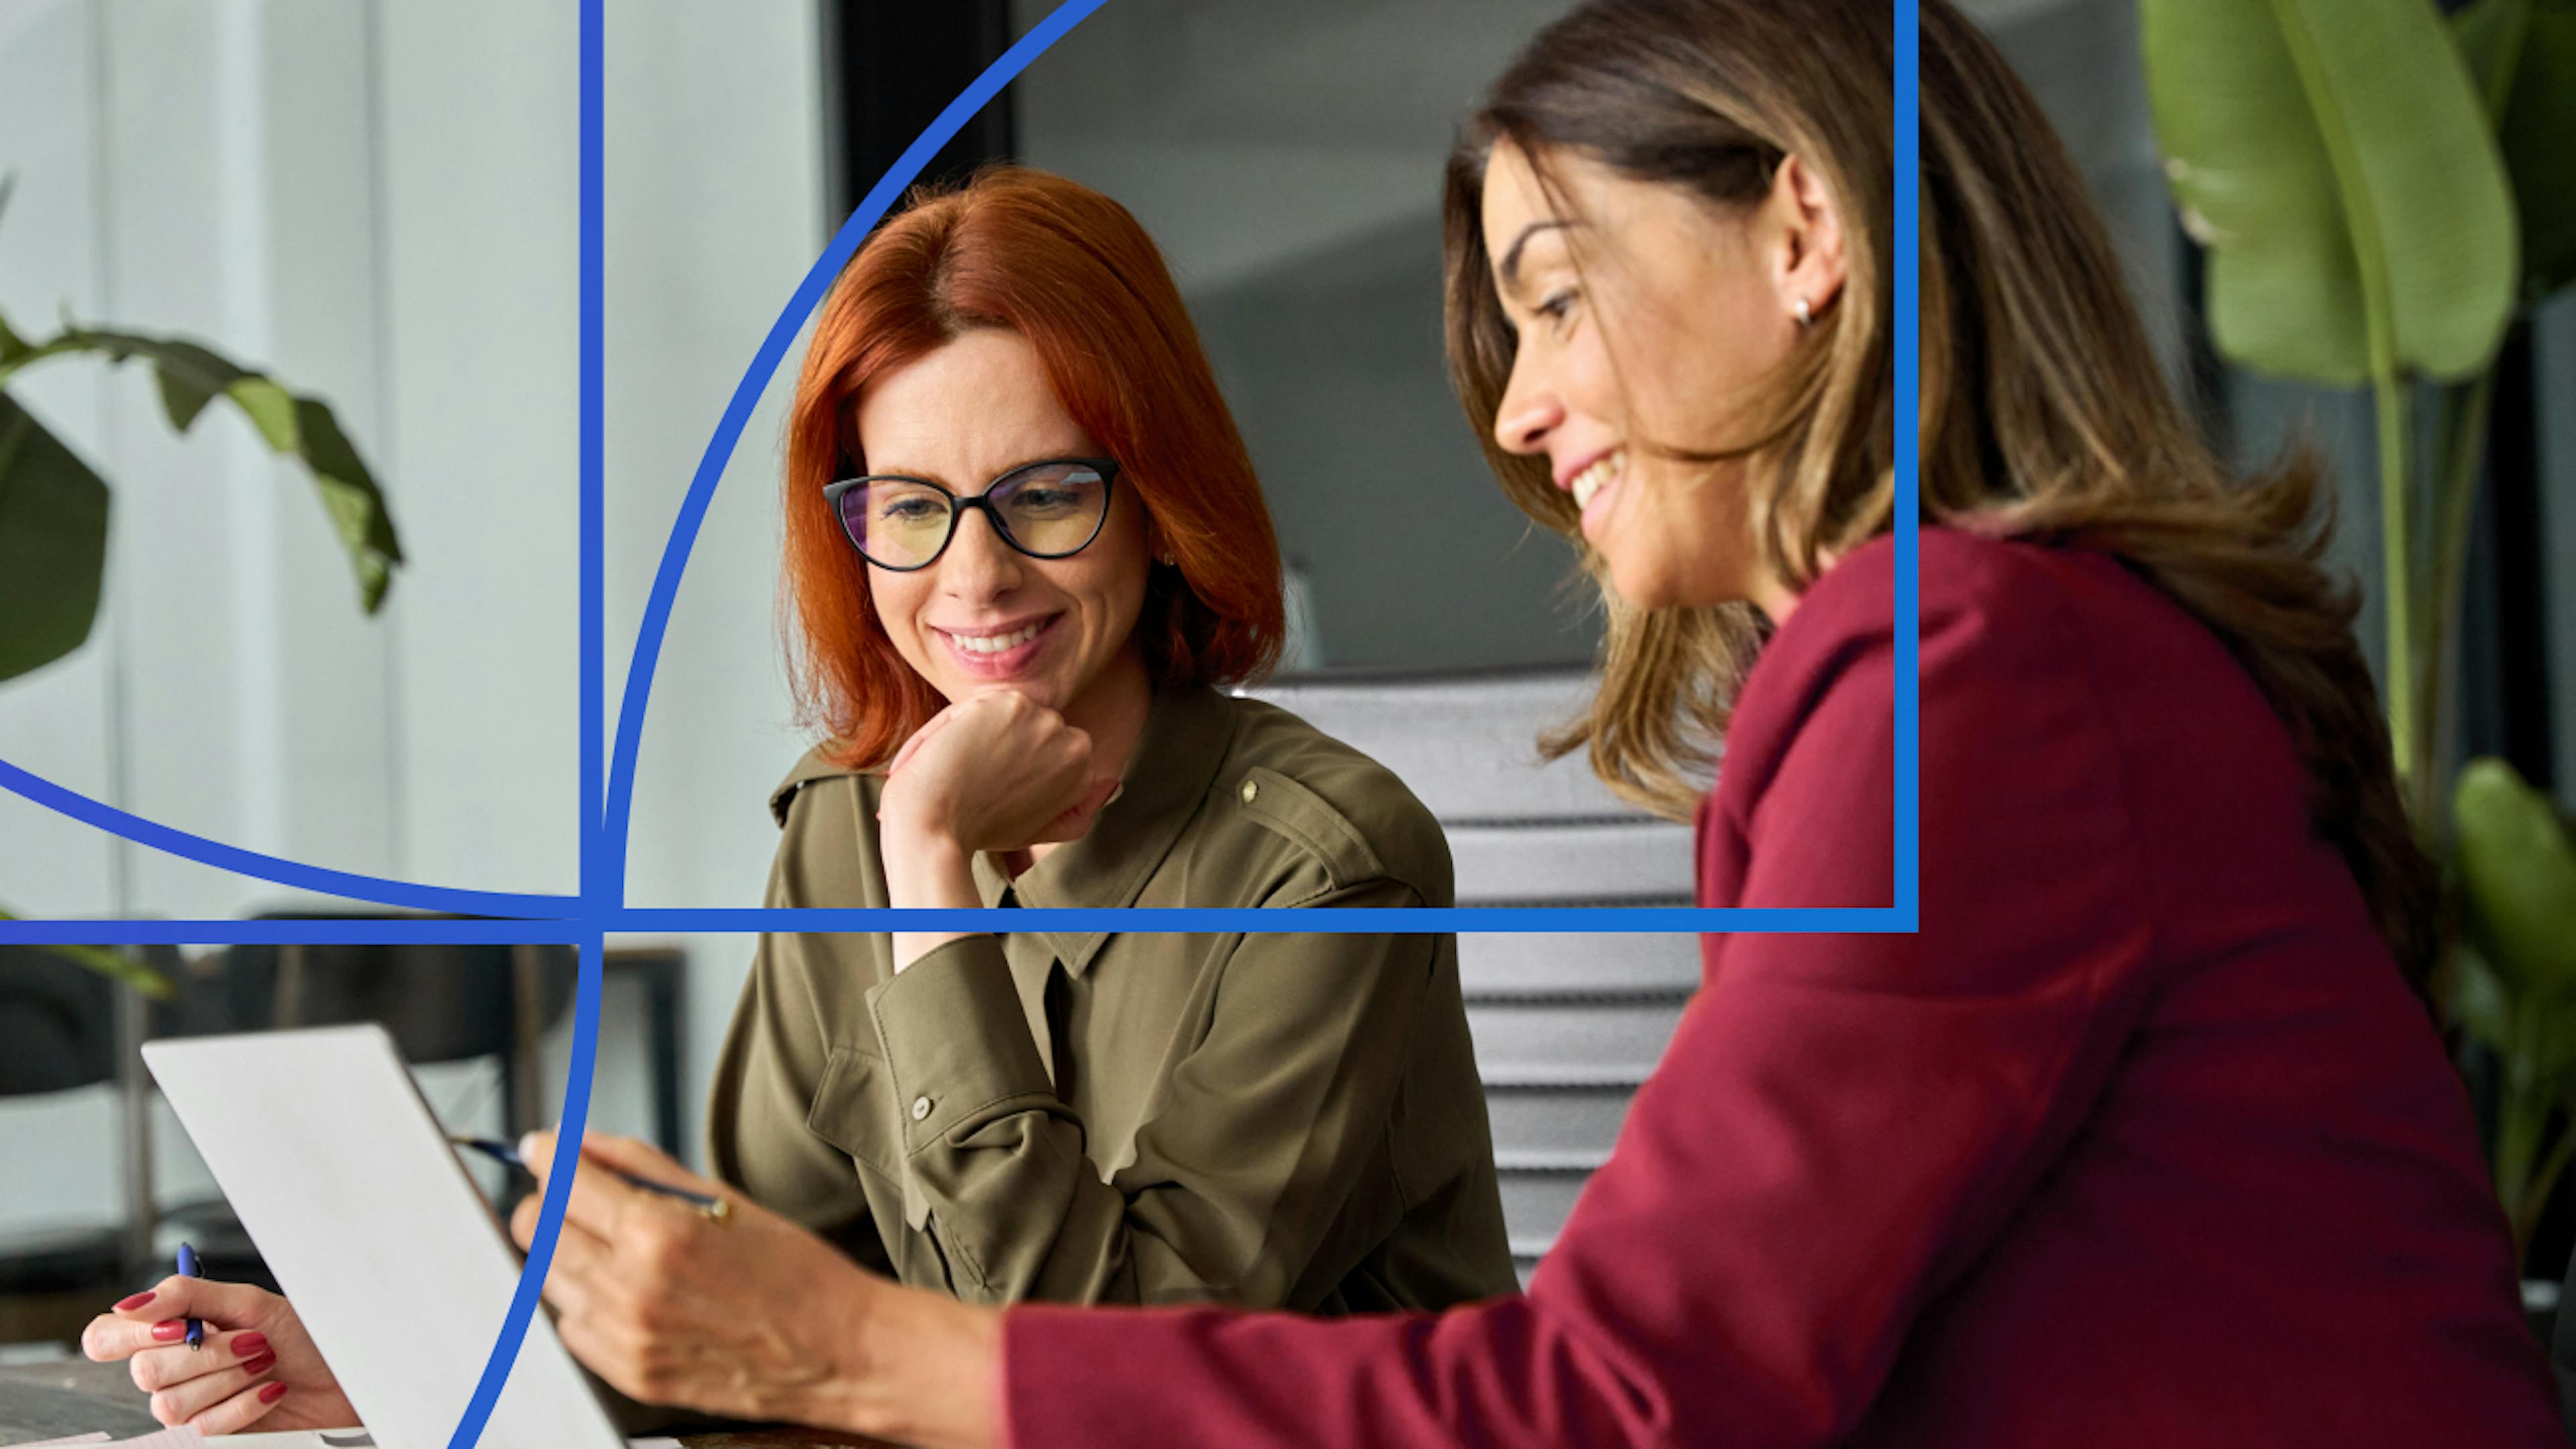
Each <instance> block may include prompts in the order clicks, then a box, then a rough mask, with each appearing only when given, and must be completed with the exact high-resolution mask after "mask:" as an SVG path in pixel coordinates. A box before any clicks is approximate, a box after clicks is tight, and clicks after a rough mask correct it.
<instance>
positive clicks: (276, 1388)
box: [259, 1384, 286, 1404]
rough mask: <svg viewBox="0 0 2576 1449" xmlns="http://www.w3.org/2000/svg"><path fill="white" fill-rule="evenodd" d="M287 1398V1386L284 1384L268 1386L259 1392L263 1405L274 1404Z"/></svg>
mask: <svg viewBox="0 0 2576 1449" xmlns="http://www.w3.org/2000/svg"><path fill="white" fill-rule="evenodd" d="M285 1397H286V1385H284V1384H268V1385H265V1386H263V1387H262V1388H261V1389H260V1391H259V1401H260V1402H261V1403H263V1404H274V1403H276V1402H277V1401H278V1400H280V1399H282V1398H285Z"/></svg>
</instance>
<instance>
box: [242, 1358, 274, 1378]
mask: <svg viewBox="0 0 2576 1449" xmlns="http://www.w3.org/2000/svg"><path fill="white" fill-rule="evenodd" d="M275 1367H277V1355H276V1354H273V1353H264V1354H261V1355H260V1356H259V1357H257V1358H255V1359H252V1360H251V1361H250V1362H248V1363H246V1364H243V1365H242V1372H243V1373H246V1374H248V1375H250V1376H251V1377H252V1378H258V1377H259V1376H260V1375H261V1374H264V1373H266V1372H268V1371H269V1370H270V1369H273V1368H275Z"/></svg>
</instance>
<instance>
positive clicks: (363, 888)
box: [0, 760, 581, 919]
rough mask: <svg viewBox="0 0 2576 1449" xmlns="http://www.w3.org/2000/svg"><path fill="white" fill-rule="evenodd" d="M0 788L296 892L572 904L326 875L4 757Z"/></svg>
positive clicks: (528, 910)
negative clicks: (137, 811)
mask: <svg viewBox="0 0 2576 1449" xmlns="http://www.w3.org/2000/svg"><path fill="white" fill-rule="evenodd" d="M0 790H7V791H9V792H10V793H11V794H14V795H19V796H23V797H25V798H26V799H28V800H32V801H34V802H35V803H36V804H38V805H42V806H44V807H45V808H46V809H48V810H51V811H54V812H55V813H57V814H61V815H68V816H70V817H71V818H72V819H74V820H77V821H79V822H81V823H82V824H83V825H88V826H93V827H95V828H97V829H100V830H104V831H106V832H108V833H109V834H111V835H119V836H123V837H124V838H125V839H127V840H131V841H133V842H134V843H135V844H137V845H143V846H149V847H151V848H152V849H154V850H158V851H161V852H163V853H164V854H168V855H175V856H178V857H180V858H181V859H183V860H193V861H195V862H197V863H198V864H199V865H211V866H213V867H214V868H216V869H217V870H228V871H231V872H233V873H234V874H235V875H246V876H251V877H254V878H256V879H259V880H266V881H275V882H276V883H277V884H279V885H283V886H293V887H294V888H295V889H297V890H306V891H314V892H317V893H319V894H322V895H329V896H342V897H346V898H347V899H350V900H357V901H373V902H375V903H376V904H378V905H387V906H405V907H409V908H410V909H413V910H421V911H445V912H448V913H450V914H453V915H460V916H522V917H535V918H540V919H543V918H557V917H562V916H564V915H567V914H569V911H568V909H567V908H570V907H578V906H579V905H580V904H581V901H580V899H579V898H578V897H574V896H530V895H516V894H512V893H509V892H505V891H471V890H459V889H456V888H455V887H452V886H431V885H414V884H413V883H411V882H410V881H400V880H385V879H383V878H382V877H379V876H372V875H355V874H352V873H351V872H348V871H345V870H326V869H324V868H323V867H321V866H318V865H305V864H303V863H301V862H299V861H292V860H281V859H279V858H278V857H276V856H273V855H262V854H260V853H259V852H257V851H255V850H243V849H241V848H240V847H238V846H231V845H226V844H224V843H223V842H222V841H219V840H208V839H206V838H205V837H204V836H202V835H190V834H189V833H188V832H186V831H184V830H174V829H172V828H170V827H169V826H167V825H163V824H161V823H160V822H158V821H153V820H146V819H144V818H143V817H142V816H140V815H131V814H128V813H126V812H125V811H123V810H119V809H117V808H116V807H115V806H113V805H109V804H107V803H105V802H103V801H98V800H93V799H91V798H89V797H88V796H87V795H83V794H81V793H80V792H79V791H77V790H66V789H64V788H63V787H62V786H60V785H57V784H55V783H54V782H53V781H51V780H48V779H46V778H44V777H43V776H41V775H35V774H31V773H29V772H27V771H25V770H22V769H19V768H18V767H17V766H15V765H13V764H10V763H9V762H8V761H6V760H0Z"/></svg>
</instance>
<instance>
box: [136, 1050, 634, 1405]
mask: <svg viewBox="0 0 2576 1449" xmlns="http://www.w3.org/2000/svg"><path fill="white" fill-rule="evenodd" d="M143 1060H144V1062H145V1064H146V1065H148V1066H150V1067H151V1069H152V1075H153V1077H154V1078H155V1079H156V1080H158V1081H159V1082H160V1084H161V1090H162V1092H163V1094H164V1095H166V1096H167V1097H168V1098H169V1099H170V1105H171V1107H172V1108H173V1109H174V1110H175V1111H176V1112H177V1113H178V1115H179V1121H180V1124H181V1125H182V1126H184V1127H186V1128H187V1129H188V1136H189V1138H190V1139H191V1140H192V1141H194V1142H195V1143H196V1146H197V1151H198V1153H199V1154H200V1155H201V1156H203V1157H204V1158H205V1160H206V1166H207V1167H208V1168H210V1169H212V1170H213V1172H214V1174H215V1181H216V1182H217V1183H218V1184H219V1185H221V1186H222V1188H223V1190H224V1197H225V1198H226V1200H227V1201H229V1202H230V1203H231V1204H232V1208H233V1211H234V1212H235V1213H237V1214H238V1215H239V1216H240V1218H241V1222H242V1226H243V1227H244V1228H246V1229H248V1230H249V1232H250V1236H251V1241H253V1242H254V1243H256V1244H257V1245H258V1246H259V1251H260V1256H261V1257H262V1258H264V1259H266V1260H267V1263H268V1267H269V1271H270V1272H272V1273H274V1274H275V1275H276V1276H277V1281H278V1284H279V1286H281V1287H282V1288H284V1289H285V1290H286V1296H287V1297H288V1298H289V1299H291V1300H292V1301H293V1302H294V1304H295V1311H296V1313H297V1314H298V1315H299V1316H300V1317H302V1319H303V1320H304V1325H305V1327H306V1328H307V1329H309V1330H310V1331H311V1332H312V1334H313V1341H314V1343H315V1344H316V1345H318V1346H319V1347H320V1348H321V1350H322V1356H323V1358H324V1359H325V1360H327V1361H328V1362H329V1363H330V1365H331V1372H332V1374H333V1375H334V1376H336V1377H337V1378H338V1379H339V1381H340V1387H341V1388H342V1389H343V1390H344V1391H346V1392H347V1394H348V1396H349V1402H350V1403H351V1404H353V1405H355V1406H356V1407H357V1410H358V1416H359V1417H360V1418H361V1419H362V1420H364V1421H365V1422H366V1424H367V1427H368V1429H369V1431H370V1432H372V1434H373V1435H374V1437H375V1441H376V1443H377V1444H378V1445H379V1446H381V1449H445V1446H446V1444H447V1441H448V1436H449V1435H450V1434H452V1433H453V1432H454V1431H455V1428H456V1424H457V1421H458V1420H459V1419H461V1418H462V1417H464V1413H465V1406H466V1404H467V1402H468V1401H470V1400H471V1399H472V1397H473V1395H474V1386H475V1384H476V1382H477V1381H478V1380H479V1379H480V1378H481V1376H482V1372H483V1363H484V1360H485V1359H486V1358H488V1357H489V1356H490V1355H491V1352H492V1343H493V1340H494V1339H495V1338H497V1337H499V1335H500V1331H501V1320H502V1317H503V1316H504V1315H505V1314H506V1313H507V1312H508V1310H509V1306H510V1296H511V1292H512V1290H513V1289H514V1288H515V1287H516V1286H517V1283H518V1276H519V1268H518V1262H517V1259H516V1256H515V1255H514V1254H513V1253H512V1251H511V1249H510V1246H509V1240H508V1238H507V1237H506V1235H504V1234H503V1232H502V1230H501V1225H500V1224H499V1223H498V1222H497V1221H495V1220H494V1218H493V1216H492V1211H491V1208H490V1206H489V1205H488V1204H486V1203H485V1202H484V1200H483V1197H482V1194H481V1193H479V1192H478V1191H476V1190H475V1187H474V1183H473V1180H472V1179H471V1178H469V1177H468V1176H467V1175H466V1172H465V1168H464V1165H463V1164H461V1163H459V1162H458V1161H457V1160H456V1155H455V1153H454V1151H453V1150H452V1149H451V1148H450V1147H449V1146H448V1144H447V1139H446V1134H445V1133H443V1132H442V1131H441V1130H440V1129H439V1126H438V1123H437V1121H436V1119H435V1118H433V1117H432V1116H431V1114H430V1111H429V1107H428V1105H427V1104H426V1103H424V1102H423V1101H422V1100H421V1097H420V1093H419V1091H418V1089H417V1088H415V1087H414V1086H413V1085H412V1080H411V1074H410V1073H409V1072H407V1071H405V1070H404V1069H403V1065H402V1061H401V1059H400V1057H398V1056H397V1055H396V1053H395V1051H394V1045H393V1040H392V1038H391V1037H389V1036H387V1035H386V1034H385V1032H384V1031H383V1029H382V1028H379V1027H375V1026H354V1027H332V1028H327V1029H323V1030H318V1031H294V1032H267V1033H262V1034H259V1035H254V1036H230V1037H201V1038H196V1039H191V1040H181V1041H159V1042H147V1043H145V1044H144V1047H143ZM256 1437H270V1436H256ZM334 1437H337V1436H334ZM222 1442H223V1443H225V1444H228V1445H230V1444H238V1445H242V1446H244V1449H249V1446H251V1445H252V1444H253V1443H254V1442H255V1436H250V1435H244V1436H240V1437H238V1438H233V1439H227V1440H224V1441H222ZM305 1442H307V1443H310V1442H312V1441H311V1440H306V1441H305ZM482 1442H483V1443H485V1444H488V1445H492V1446H494V1449H622V1446H623V1444H624V1440H623V1439H621V1438H620V1437H619V1436H618V1434H617V1431H616V1430H615V1429H614V1428H613V1427H611V1425H610V1424H609V1421H608V1418H607V1416H606V1414H604V1413H603V1412H602V1411H601V1409H600V1406H599V1402H598V1400H597V1399H595V1398H593V1397H592V1395H591V1392H590V1386H589V1384H588V1383H587V1382H585V1381H584V1380H583V1378H582V1376H581V1373H580V1371H579V1370H578V1369H576V1368H575V1367H574V1366H573V1362H572V1357H571V1355H570V1354H568V1353H566V1352H565V1351H564V1347H563V1343H562V1341H561V1340H560V1339H557V1338H556V1337H555V1334H554V1330H553V1328H552V1327H551V1326H550V1325H548V1323H547V1322H546V1318H545V1314H544V1313H543V1312H542V1311H540V1312H538V1313H537V1314H536V1315H535V1316H534V1317H533V1318H532V1319H531V1320H530V1321H529V1324H528V1332H527V1338H526V1340H525V1342H523V1343H522V1344H521V1346H520V1349H519V1358H518V1364H517V1366H516V1367H515V1368H513V1369H512V1370H511V1372H510V1378H509V1383H508V1385H507V1387H505V1388H504V1389H503V1390H502V1391H501V1397H500V1400H499V1402H497V1403H495V1404H494V1405H493V1408H492V1417H491V1419H490V1420H489V1421H488V1422H487V1423H486V1425H485V1427H484V1431H483V1438H482ZM278 1449H287V1444H286V1442H281V1443H280V1444H279V1446H278Z"/></svg>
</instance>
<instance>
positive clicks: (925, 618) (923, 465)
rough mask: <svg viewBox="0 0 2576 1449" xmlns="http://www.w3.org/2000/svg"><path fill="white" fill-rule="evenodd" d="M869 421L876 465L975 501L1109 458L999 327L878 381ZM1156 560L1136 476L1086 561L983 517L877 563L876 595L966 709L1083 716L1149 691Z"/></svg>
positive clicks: (1028, 354)
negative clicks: (974, 702) (1014, 483)
mask: <svg viewBox="0 0 2576 1449" xmlns="http://www.w3.org/2000/svg"><path fill="white" fill-rule="evenodd" d="M857 424H858V434H859V447H860V450H861V452H862V455H863V456H864V457H865V458H866V460H867V469H868V471H869V472H871V473H902V474H909V475H912V476H914V477H919V478H928V479H930V480H932V481H933V482H936V483H939V484H940V485H942V486H943V487H945V488H947V489H948V491H949V492H951V493H953V494H955V495H957V496H958V497H960V498H969V497H973V496H975V495H977V494H980V493H982V492H983V491H984V489H985V487H986V486H987V485H988V484H990V483H991V482H992V481H993V480H994V479H996V478H999V477H1000V476H1001V475H1003V474H1004V473H1007V472H1009V471H1011V470H1012V469H1014V468H1017V467H1019V466H1020V465H1022V464H1024V463H1031V462H1036V461H1038V460H1040V459H1048V458H1096V457H1100V456H1102V449H1101V447H1100V444H1099V443H1098V441H1097V440H1095V439H1093V438H1092V437H1091V436H1090V435H1089V434H1088V433H1085V432H1084V431H1083V430H1082V428H1081V427H1080V426H1079V425H1078V424H1076V423H1075V422H1074V420H1073V419H1072V418H1071V417H1069V416H1067V415H1066V413H1065V411H1064V407H1063V405H1062V404H1060V403H1058V402H1057V401H1056V397H1055V393H1054V390H1053V389H1052V388H1051V387H1050V386H1049V385H1048V382H1047V378H1046V370H1045V368H1044V366H1043V365H1042V364H1041V363H1040V361H1039V359H1038V354H1037V349H1035V348H1033V347H1031V346H1030V345H1029V343H1028V340H1027V339H1026V338H1023V337H1021V336H1020V335H1019V334H1018V333H1016V332H1009V331H1003V330H1000V329H997V328H985V329H979V330H977V331H973V332H969V333H966V334H965V335H964V336H961V337H959V338H957V339H956V340H954V341H952V342H949V343H948V344H946V345H945V346H942V347H940V348H939V349H938V350H936V351H934V352H930V353H927V354H925V355H923V356H921V357H919V358H916V359H914V360H913V361H912V362H910V363H907V364H905V365H904V366H903V367H900V368H897V369H895V370H894V371H892V372H889V373H887V374H885V375H884V376H882V377H880V378H878V379H876V380H875V381H874V382H871V383H870V384H869V385H868V386H867V388H866V389H865V390H864V391H863V392H862V393H861V394H860V398H859V406H858V413H857ZM1152 559H1153V538H1152V525H1151V523H1149V522H1148V521H1147V519H1146V516H1145V509H1144V505H1143V504H1142V503H1140V502H1139V501H1138V500H1137V497H1136V492H1135V490H1134V489H1133V488H1132V487H1129V486H1126V484H1125V480H1123V479H1122V480H1120V483H1119V484H1118V485H1117V486H1115V487H1113V488H1112V489H1111V491H1110V508H1109V517H1108V518H1107V520H1106V521H1104V522H1103V523H1102V524H1101V527H1100V533H1099V536H1098V537H1096V538H1094V539H1093V540H1092V541H1091V543H1090V545H1089V546H1088V547H1086V548H1084V549H1083V550H1082V551H1081V552H1079V553H1077V554H1074V555H1073V556H1071V557H1070V558H1060V559H1038V558H1031V557H1029V556H1028V555H1026V554H1023V553H1021V552H1019V551H1018V550H1016V549H1014V548H1012V547H1011V546H1010V545H1009V544H1007V543H1004V542H1003V541H1002V540H1001V537H1000V536H999V535H998V534H996V533H995V532H994V530H993V525H992V521H991V519H990V518H988V517H987V516H985V515H984V514H983V513H982V512H981V511H978V510H967V511H966V512H964V513H963V514H962V515H961V516H960V517H959V519H958V522H957V531H956V534H955V536H954V537H952V538H951V539H950V540H949V542H948V548H947V550H946V551H945V552H943V553H941V554H940V555H939V557H938V558H937V559H936V560H935V561H933V562H932V563H931V564H930V565H929V566H928V567H927V568H922V569H918V570H914V571H912V572H909V573H896V572H893V571H890V570H887V569H881V568H877V567H874V566H870V567H869V569H868V596H869V598H870V600H871V601H873V602H874V604H875V605H876V612H877V619H878V621H879V623H881V624H882V625H883V626H884V628H885V631H886V634H887V637H889V638H890V639H892V640H893V642H894V647H895V652H896V653H898V654H900V655H902V656H903V660H904V662H905V663H906V664H909V665H911V666H912V668H913V671H914V672H915V673H917V674H919V675H920V676H921V677H922V678H923V679H925V680H928V681H929V682H930V685H931V687H932V688H934V689H936V690H938V691H939V693H940V694H941V695H942V696H944V697H946V698H947V699H948V700H949V701H950V702H952V703H954V702H955V701H957V700H961V699H965V698H968V697H969V696H972V695H977V694H989V693H992V692H993V691H996V690H1013V691H1017V692H1018V693H1021V694H1025V695H1027V696H1029V697H1030V698H1031V699H1033V700H1035V701H1036V702H1037V703H1039V704H1043V705H1045V706H1047V707H1048V708H1050V709H1053V710H1056V711H1059V712H1061V713H1063V714H1065V715H1067V716H1068V717H1073V718H1075V720H1076V722H1077V723H1081V722H1082V717H1083V716H1085V715H1088V714H1092V713H1095V712H1097V710H1098V707H1099V704H1100V701H1101V698H1102V696H1103V695H1104V694H1105V693H1122V694H1138V693H1140V692H1142V691H1144V690H1145V687H1146V686H1145V678H1144V664H1143V661H1142V658H1141V656H1140V655H1139V653H1138V651H1137V650H1136V648H1135V644H1134V636H1135V632H1136V617H1137V613H1138V611H1139V610H1140V609H1141V608H1142V607H1143V605H1144V601H1145V582H1146V571H1147V570H1148V569H1149V568H1150V567H1151V566H1152Z"/></svg>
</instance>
